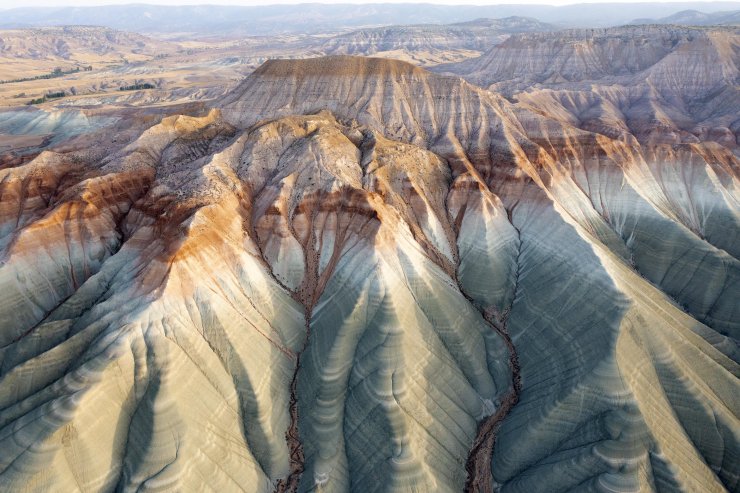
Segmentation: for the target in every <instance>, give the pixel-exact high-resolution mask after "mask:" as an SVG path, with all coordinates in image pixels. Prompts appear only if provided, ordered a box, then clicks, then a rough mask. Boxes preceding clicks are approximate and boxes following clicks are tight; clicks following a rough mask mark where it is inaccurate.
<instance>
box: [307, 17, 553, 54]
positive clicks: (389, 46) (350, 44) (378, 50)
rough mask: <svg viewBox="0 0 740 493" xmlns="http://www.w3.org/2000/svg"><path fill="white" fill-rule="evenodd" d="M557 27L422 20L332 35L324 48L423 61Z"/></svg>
mask: <svg viewBox="0 0 740 493" xmlns="http://www.w3.org/2000/svg"><path fill="white" fill-rule="evenodd" d="M554 29H555V28H554V27H553V26H551V25H549V24H545V23H542V22H539V21H538V20H536V19H532V18H528V17H507V18H503V19H477V20H474V21H469V22H461V23H458V24H446V25H436V24H423V25H410V26H386V27H378V28H370V29H360V30H357V31H352V32H349V33H346V34H340V35H337V36H333V37H331V38H330V39H328V40H327V41H326V42H324V43H323V44H322V46H321V51H322V52H323V53H325V54H327V55H376V56H377V55H383V56H386V57H389V58H400V57H406V58H410V59H413V60H417V61H419V62H420V63H421V64H423V65H434V64H436V63H440V61H448V60H450V61H451V60H454V58H462V59H464V58H466V57H470V56H477V55H476V54H482V52H483V51H485V50H487V49H488V48H490V47H491V46H493V45H497V44H499V43H501V42H503V41H504V40H506V38H508V37H509V36H510V35H511V34H512V33H520V32H535V31H548V30H554Z"/></svg>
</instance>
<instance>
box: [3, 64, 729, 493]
mask: <svg viewBox="0 0 740 493" xmlns="http://www.w3.org/2000/svg"><path fill="white" fill-rule="evenodd" d="M646 56H647V55H646ZM656 56H657V55H656ZM642 64H647V62H642V61H640V62H638V66H637V67H636V68H635V70H638V69H643V68H641V67H642ZM625 66H627V67H631V66H632V65H630V63H625ZM718 70H720V71H722V70H729V68H727V67H725V68H719V69H718ZM723 73H724V72H723ZM733 94H735V95H736V94H737V93H727V96H726V97H729V98H732V97H735V96H733ZM216 106H217V108H216V109H213V110H212V111H211V112H210V113H208V114H204V115H200V116H185V115H183V116H171V117H168V118H165V119H163V120H161V122H159V123H157V124H155V125H152V126H150V127H149V128H148V129H147V130H145V131H144V132H142V133H141V135H139V136H138V137H137V138H136V139H133V140H132V141H130V142H124V143H122V144H120V145H113V144H110V145H109V146H98V147H95V146H93V147H91V148H87V149H81V150H75V151H69V152H54V151H47V152H43V153H41V154H40V155H39V156H38V157H36V158H35V159H34V160H32V161H31V162H29V163H27V164H24V165H21V166H13V167H8V168H6V169H3V170H0V196H1V197H2V201H1V202H0V286H1V288H2V292H3V293H4V296H3V303H2V304H0V328H2V330H0V347H2V349H0V375H1V376H0V403H1V404H0V450H3V453H2V454H0V482H1V483H2V485H3V487H4V488H7V489H9V490H12V491H39V490H63V491H74V490H82V491H109V490H114V489H116V490H120V491H138V490H142V491H173V490H176V491H200V490H208V489H212V490H221V491H240V490H246V491H266V492H267V491H301V492H305V491H313V490H316V491H325V492H340V491H348V490H349V491H363V492H366V491H460V490H461V489H463V488H464V487H465V486H466V485H467V487H468V488H469V489H471V490H474V491H492V490H493V489H494V488H495V489H496V490H498V491H502V492H519V491H526V492H532V491H547V492H558V491H563V492H564V491H623V492H628V491H629V492H631V491H656V492H657V491H687V492H688V491H707V492H721V491H726V490H727V491H740V483H739V480H738V478H739V476H740V468H739V467H740V436H739V435H740V433H739V432H738V430H740V423H739V422H738V413H740V399H739V398H738V396H739V395H740V392H738V390H739V389H740V385H739V384H738V376H740V368H739V367H738V356H739V353H738V348H737V340H738V338H739V337H740V308H739V305H738V303H737V300H738V299H739V297H740V261H739V260H738V259H739V258H740V250H738V245H740V241H738V232H739V231H740V213H739V212H738V211H739V210H740V208H739V207H738V198H739V197H738V180H739V179H740V177H739V176H738V169H739V168H738V165H739V163H738V157H737V155H736V154H735V152H734V151H735V146H734V145H732V144H731V143H730V144H726V143H725V142H724V141H719V140H708V139H707V140H702V139H697V141H687V140H685V139H684V140H681V141H675V140H671V139H661V138H657V137H656V138H647V137H646V135H652V134H650V133H649V132H648V133H645V132H637V133H635V134H633V133H632V131H631V127H630V126H629V125H626V126H624V127H619V125H617V124H615V127H617V128H618V129H619V132H618V133H619V135H618V136H611V135H610V133H609V132H596V131H593V130H589V129H587V128H579V127H583V126H581V125H574V124H571V123H569V122H568V121H567V118H566V117H564V116H563V115H561V114H558V115H554V116H551V115H546V114H545V113H546V111H545V110H541V111H536V110H535V108H534V107H533V105H530V104H524V103H518V104H513V103H511V102H510V101H508V100H507V99H505V98H504V97H502V96H500V95H498V94H496V93H494V92H491V91H488V90H484V89H481V88H479V87H477V86H475V85H472V84H471V83H469V82H465V81H464V80H462V79H460V78H458V77H452V76H442V75H435V74H432V73H429V72H427V71H425V70H423V69H419V68H416V67H414V66H412V65H409V64H406V63H403V62H397V61H391V60H383V59H372V58H354V57H344V56H339V57H328V58H320V59H309V60H290V61H288V60H283V61H269V62H267V63H265V64H264V65H263V66H262V67H261V68H260V69H259V70H257V71H256V72H254V73H253V74H252V75H250V76H248V77H247V78H246V79H245V80H244V82H242V83H241V84H240V85H239V86H238V87H237V88H236V89H235V90H234V91H233V92H232V93H231V94H229V95H228V96H227V97H226V98H224V99H223V100H222V101H220V102H219V103H218V104H217V105H216ZM728 129H730V131H731V132H734V127H731V126H728ZM660 131H661V127H660V126H656V129H655V133H659V132H660ZM666 132H668V130H666Z"/></svg>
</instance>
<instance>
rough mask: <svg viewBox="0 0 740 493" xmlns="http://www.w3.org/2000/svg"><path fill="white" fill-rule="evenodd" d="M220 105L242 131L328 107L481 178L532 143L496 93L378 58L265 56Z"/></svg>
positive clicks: (345, 118) (515, 117)
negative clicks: (468, 166) (471, 167)
mask: <svg viewBox="0 0 740 493" xmlns="http://www.w3.org/2000/svg"><path fill="white" fill-rule="evenodd" d="M219 106H220V107H221V110H222V114H223V116H224V119H225V120H226V121H228V122H229V123H231V124H233V125H235V126H237V127H241V128H247V127H250V126H252V125H254V124H255V123H257V122H258V121H260V120H263V119H274V118H280V117H284V116H289V115H307V114H316V113H319V112H320V111H323V110H328V111H330V112H331V113H333V114H334V115H335V116H336V117H337V118H338V119H339V120H340V121H344V122H351V121H355V122H356V123H358V124H359V125H363V126H365V127H367V128H369V129H372V130H373V131H375V132H377V133H379V134H381V135H383V136H384V137H387V138H390V139H393V140H398V141H402V142H406V143H410V144H414V145H417V146H421V147H424V148H426V149H429V150H432V151H433V152H435V153H437V154H440V155H442V156H443V157H445V158H446V159H448V161H450V162H451V163H452V164H453V165H454V163H455V162H467V161H469V162H472V163H474V164H475V166H476V167H477V168H478V170H479V172H481V173H482V174H483V175H487V174H488V171H487V170H489V169H490V168H491V167H492V166H493V164H494V162H499V161H504V162H506V163H513V162H514V161H515V157H516V156H517V155H523V152H522V147H526V146H527V145H529V147H531V148H533V149H534V147H535V146H532V145H530V144H531V142H529V141H528V139H527V137H526V135H525V134H524V126H523V125H522V124H521V123H520V122H519V118H518V117H517V116H516V115H515V109H514V107H513V106H512V105H511V104H510V103H509V102H507V101H506V100H505V99H503V98H502V97H500V96H498V95H497V94H494V93H492V92H490V91H486V90H483V89H481V88H479V87H476V86H473V85H471V84H468V83H467V82H465V81H464V80H462V79H460V78H459V77H450V76H444V75H439V74H433V73H431V72H428V71H426V70H424V69H421V68H418V67H415V66H413V65H411V64H408V63H404V62H399V61H394V60H387V59H380V58H362V57H349V56H336V57H327V58H317V59H307V60H289V61H286V60H280V61H270V62H268V63H265V64H264V65H263V66H262V67H260V69H259V70H257V71H256V72H254V73H253V74H251V75H250V76H248V77H247V78H246V79H245V80H244V82H242V83H241V84H240V85H239V87H238V88H236V89H235V90H234V91H233V92H232V93H231V94H230V95H228V96H227V97H226V98H224V100H222V101H221V103H220V104H219ZM530 116H532V115H530ZM535 119H539V120H543V119H542V118H541V117H535ZM535 125H540V123H537V122H535Z"/></svg>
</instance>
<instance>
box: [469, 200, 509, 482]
mask: <svg viewBox="0 0 740 493" xmlns="http://www.w3.org/2000/svg"><path fill="white" fill-rule="evenodd" d="M507 213H508V216H509V222H510V223H511V225H512V226H513V227H514V229H515V230H516V232H517V235H518V237H519V250H518V252H517V257H516V266H517V271H516V277H515V279H514V296H513V298H512V300H511V306H509V308H508V309H507V310H505V311H504V313H503V314H502V316H501V317H500V320H498V321H497V320H496V317H495V316H494V314H493V313H492V312H490V311H488V310H480V309H479V310H480V312H481V314H482V315H483V318H484V319H485V321H486V322H487V323H488V325H489V326H490V327H491V328H492V329H493V330H494V331H495V332H496V333H497V334H498V335H499V336H500V337H501V339H503V341H504V344H506V348H507V350H508V352H509V368H511V387H509V390H507V392H506V394H505V395H504V397H503V398H502V399H501V405H500V406H499V408H498V409H497V410H496V412H495V413H493V414H492V415H491V416H489V417H488V418H486V419H485V420H483V421H482V422H481V423H480V425H479V426H478V433H477V434H476V437H475V440H474V441H473V446H472V447H471V448H470V453H469V454H468V460H467V462H466V463H465V469H466V470H467V473H468V477H467V480H466V481H465V489H464V491H465V492H466V493H493V492H494V484H493V475H492V473H491V460H492V457H493V446H494V445H495V444H496V434H497V432H498V430H499V428H500V427H501V423H502V422H503V420H504V419H505V418H506V416H508V414H509V413H510V412H511V409H512V408H513V407H514V406H515V405H516V403H517V402H519V394H520V393H521V390H522V382H521V374H520V368H519V356H518V354H517V352H516V347H515V346H514V343H513V342H512V340H511V336H510V335H509V333H508V330H507V321H508V317H509V314H510V313H511V307H512V306H513V304H514V301H515V300H516V296H517V291H518V289H519V273H520V272H519V256H520V255H521V250H522V243H521V232H520V231H519V228H517V227H516V226H514V222H513V221H512V217H511V215H512V214H511V211H510V210H507ZM458 286H459V287H460V292H461V293H463V295H464V296H465V297H466V298H468V301H470V303H471V304H472V305H473V306H476V304H475V302H474V301H473V300H472V298H470V297H469V296H468V295H467V294H466V293H465V291H464V290H463V288H462V286H461V285H460V284H459V281H458ZM476 308H478V307H477V306H476Z"/></svg>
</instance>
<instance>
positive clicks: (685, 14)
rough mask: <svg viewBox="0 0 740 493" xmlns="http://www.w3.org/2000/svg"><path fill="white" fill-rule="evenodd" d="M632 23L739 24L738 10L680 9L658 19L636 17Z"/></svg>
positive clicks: (739, 11) (739, 13) (739, 15)
mask: <svg viewBox="0 0 740 493" xmlns="http://www.w3.org/2000/svg"><path fill="white" fill-rule="evenodd" d="M632 24H677V25H683V26H729V25H738V24H740V10H729V11H724V12H711V13H706V12H699V11H698V10H682V11H681V12H676V13H675V14H673V15H669V16H668V17H662V18H660V19H636V20H634V21H633V22H632Z"/></svg>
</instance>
